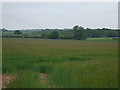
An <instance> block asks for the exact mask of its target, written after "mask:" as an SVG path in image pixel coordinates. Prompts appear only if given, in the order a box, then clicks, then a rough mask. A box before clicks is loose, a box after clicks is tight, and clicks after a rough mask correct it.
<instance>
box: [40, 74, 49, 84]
mask: <svg viewBox="0 0 120 90" xmlns="http://www.w3.org/2000/svg"><path fill="white" fill-rule="evenodd" d="M39 77H40V81H41V82H42V83H47V82H48V74H46V73H40V74H39Z"/></svg>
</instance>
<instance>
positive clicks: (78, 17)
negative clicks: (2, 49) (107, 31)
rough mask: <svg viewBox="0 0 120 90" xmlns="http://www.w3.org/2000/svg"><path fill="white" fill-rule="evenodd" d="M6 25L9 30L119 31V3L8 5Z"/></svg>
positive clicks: (32, 3)
mask: <svg viewBox="0 0 120 90" xmlns="http://www.w3.org/2000/svg"><path fill="white" fill-rule="evenodd" d="M2 5H3V6H2V11H3V12H2V19H3V20H2V24H3V27H5V28H7V29H26V28H72V27H73V26H74V25H80V26H83V27H89V28H103V27H106V28H118V3H117V2H74V3H73V2H63V3H62V2H56V3H55V2H45V3H43V2H26V3H25V2H16V3H15V2H6V3H5V2H4V3H3V4H2Z"/></svg>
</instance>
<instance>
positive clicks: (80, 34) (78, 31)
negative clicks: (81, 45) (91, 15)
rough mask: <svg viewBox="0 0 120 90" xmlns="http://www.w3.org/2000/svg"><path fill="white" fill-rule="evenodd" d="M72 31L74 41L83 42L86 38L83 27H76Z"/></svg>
mask: <svg viewBox="0 0 120 90" xmlns="http://www.w3.org/2000/svg"><path fill="white" fill-rule="evenodd" d="M73 31H74V39H77V40H85V39H86V38H87V32H86V30H85V29H84V28H83V27H81V26H80V27H79V26H78V25H76V26H74V27H73Z"/></svg>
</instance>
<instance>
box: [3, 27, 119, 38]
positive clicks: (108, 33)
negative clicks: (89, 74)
mask: <svg viewBox="0 0 120 90" xmlns="http://www.w3.org/2000/svg"><path fill="white" fill-rule="evenodd" d="M1 31H2V37H7V38H15V37H16V38H18V37H19V38H42V39H76V40H85V39H87V38H91V37H118V36H119V35H120V34H119V30H118V29H108V28H102V29H100V28H98V29H90V28H84V27H79V26H78V25H76V26H74V27H73V29H32V30H31V29H28V30H7V29H5V28H3V29H1Z"/></svg>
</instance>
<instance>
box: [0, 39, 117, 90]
mask: <svg viewBox="0 0 120 90" xmlns="http://www.w3.org/2000/svg"><path fill="white" fill-rule="evenodd" d="M2 44H3V48H2V49H3V50H2V63H3V68H2V69H3V74H15V75H17V76H16V79H15V80H14V81H13V82H11V83H9V84H8V85H6V86H7V87H10V88H56V87H57V88H116V87H118V43H117V41H114V42H109V41H107V42H105V41H104V40H103V41H100V42H98V41H97V42H96V41H89V40H88V41H79V40H50V39H22V38H21V39H20V38H16V39H15V38H3V42H2ZM42 76H44V77H43V78H44V79H41V77H42Z"/></svg>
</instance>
